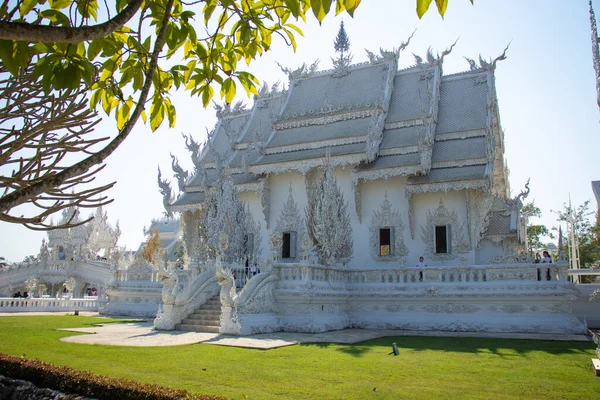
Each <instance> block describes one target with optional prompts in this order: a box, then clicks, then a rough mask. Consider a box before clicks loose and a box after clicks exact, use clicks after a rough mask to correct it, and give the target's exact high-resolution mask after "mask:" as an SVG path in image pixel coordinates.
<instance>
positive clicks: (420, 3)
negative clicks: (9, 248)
mask: <svg viewBox="0 0 600 400" xmlns="http://www.w3.org/2000/svg"><path fill="white" fill-rule="evenodd" d="M430 4H431V0H417V15H418V16H419V19H420V18H421V17H423V15H425V13H426V12H427V10H428V9H429V5H430Z"/></svg>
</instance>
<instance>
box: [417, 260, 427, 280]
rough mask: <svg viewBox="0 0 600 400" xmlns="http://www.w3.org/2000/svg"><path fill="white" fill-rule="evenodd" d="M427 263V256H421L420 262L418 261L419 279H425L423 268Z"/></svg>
mask: <svg viewBox="0 0 600 400" xmlns="http://www.w3.org/2000/svg"><path fill="white" fill-rule="evenodd" d="M426 266H427V264H425V257H423V256H421V257H419V262H418V263H417V268H419V281H423V271H421V269H422V268H425V267H426Z"/></svg>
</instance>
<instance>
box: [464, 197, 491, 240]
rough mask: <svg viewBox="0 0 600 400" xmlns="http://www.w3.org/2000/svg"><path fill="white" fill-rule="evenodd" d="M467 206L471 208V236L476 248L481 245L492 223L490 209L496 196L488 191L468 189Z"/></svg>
mask: <svg viewBox="0 0 600 400" xmlns="http://www.w3.org/2000/svg"><path fill="white" fill-rule="evenodd" d="M467 198H468V202H467V208H468V209H469V216H470V221H469V227H470V229H471V238H472V239H473V244H474V245H475V247H476V248H479V246H480V245H481V240H482V239H483V238H484V237H485V234H486V232H487V229H488V226H489V224H490V217H491V215H492V214H491V213H490V210H491V208H492V205H493V204H494V198H493V197H492V196H491V195H490V194H489V193H488V192H486V191H483V190H478V191H471V190H468V191H467Z"/></svg>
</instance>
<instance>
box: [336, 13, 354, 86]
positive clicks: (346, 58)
mask: <svg viewBox="0 0 600 400" xmlns="http://www.w3.org/2000/svg"><path fill="white" fill-rule="evenodd" d="M333 47H334V48H335V52H336V53H339V55H338V57H337V58H332V59H331V61H332V62H333V71H334V72H333V74H332V76H333V77H334V78H341V77H343V76H346V75H348V74H349V73H350V69H349V66H350V63H351V62H352V55H351V54H350V53H348V50H350V39H348V35H347V34H346V30H345V29H344V21H342V22H341V23H340V30H339V31H338V34H337V37H336V38H335V40H334V41H333Z"/></svg>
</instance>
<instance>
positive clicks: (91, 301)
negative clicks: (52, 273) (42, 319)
mask: <svg viewBox="0 0 600 400" xmlns="http://www.w3.org/2000/svg"><path fill="white" fill-rule="evenodd" d="M30 311H47V312H52V311H98V297H97V296H89V297H87V296H86V298H83V299H55V298H45V297H42V298H27V299H23V298H12V297H0V313H10V312H30Z"/></svg>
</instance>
